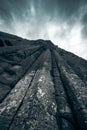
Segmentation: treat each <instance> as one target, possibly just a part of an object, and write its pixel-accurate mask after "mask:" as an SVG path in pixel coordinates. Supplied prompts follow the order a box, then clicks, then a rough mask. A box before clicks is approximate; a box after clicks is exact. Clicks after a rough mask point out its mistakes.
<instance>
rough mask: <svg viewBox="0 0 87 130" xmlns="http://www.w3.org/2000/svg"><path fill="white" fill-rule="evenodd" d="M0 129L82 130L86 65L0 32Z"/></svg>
mask: <svg viewBox="0 0 87 130" xmlns="http://www.w3.org/2000/svg"><path fill="white" fill-rule="evenodd" d="M0 130H87V61H86V60H84V59H82V58H80V57H78V56H76V55H74V54H72V53H70V52H67V51H65V50H63V49H61V48H58V47H57V46H55V45H54V44H53V43H52V42H51V41H49V40H41V39H39V40H36V41H35V40H26V39H22V38H20V37H17V36H14V35H10V34H7V33H3V32H0Z"/></svg>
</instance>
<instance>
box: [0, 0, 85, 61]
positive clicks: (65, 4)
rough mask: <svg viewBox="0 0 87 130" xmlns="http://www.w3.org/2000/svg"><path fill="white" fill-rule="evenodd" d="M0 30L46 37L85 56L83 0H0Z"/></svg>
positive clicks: (29, 37)
mask: <svg viewBox="0 0 87 130" xmlns="http://www.w3.org/2000/svg"><path fill="white" fill-rule="evenodd" d="M0 31H5V32H8V33H12V34H16V35H19V36H22V37H24V38H28V39H33V40H34V39H50V40H51V41H52V42H53V43H54V44H56V45H58V46H59V47H61V48H64V49H66V50H68V51H71V52H73V53H75V54H77V55H79V56H80V57H83V58H85V59H87V0H0Z"/></svg>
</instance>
